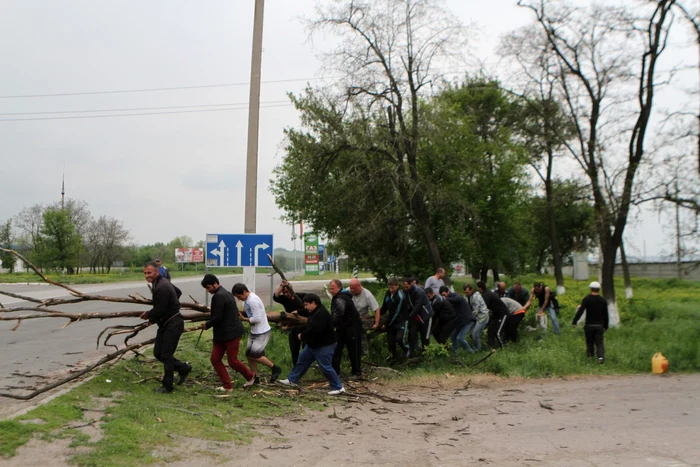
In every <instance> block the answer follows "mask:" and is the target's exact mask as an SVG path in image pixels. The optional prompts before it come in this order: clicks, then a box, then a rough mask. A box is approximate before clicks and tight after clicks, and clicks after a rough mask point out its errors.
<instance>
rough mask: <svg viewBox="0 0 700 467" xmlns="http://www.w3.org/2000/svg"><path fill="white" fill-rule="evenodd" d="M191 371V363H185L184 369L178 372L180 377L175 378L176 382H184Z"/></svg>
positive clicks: (179, 383)
mask: <svg viewBox="0 0 700 467" xmlns="http://www.w3.org/2000/svg"><path fill="white" fill-rule="evenodd" d="M191 371H192V365H187V368H186V369H185V370H184V371H181V372H180V373H179V375H180V378H179V379H178V380H177V384H178V385H181V384H182V383H184V382H185V380H186V379H187V377H188V376H189V375H190V372H191Z"/></svg>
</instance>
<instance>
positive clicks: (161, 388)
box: [153, 386, 173, 394]
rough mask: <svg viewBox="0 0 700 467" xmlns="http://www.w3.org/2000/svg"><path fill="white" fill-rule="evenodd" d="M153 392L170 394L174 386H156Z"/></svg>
mask: <svg viewBox="0 0 700 467" xmlns="http://www.w3.org/2000/svg"><path fill="white" fill-rule="evenodd" d="M153 392H155V393H158V394H170V393H171V392H173V388H166V387H165V386H161V387H159V388H155V389H154V390H153Z"/></svg>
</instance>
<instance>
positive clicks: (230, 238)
mask: <svg viewBox="0 0 700 467" xmlns="http://www.w3.org/2000/svg"><path fill="white" fill-rule="evenodd" d="M206 251H207V262H206V264H207V266H209V267H215V268H216V267H227V266H228V267H231V266H257V267H270V266H271V264H270V260H269V258H268V257H267V254H268V253H269V254H270V255H272V252H273V251H274V246H273V242H272V234H207V250H206Z"/></svg>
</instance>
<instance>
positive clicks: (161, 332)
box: [141, 261, 192, 393]
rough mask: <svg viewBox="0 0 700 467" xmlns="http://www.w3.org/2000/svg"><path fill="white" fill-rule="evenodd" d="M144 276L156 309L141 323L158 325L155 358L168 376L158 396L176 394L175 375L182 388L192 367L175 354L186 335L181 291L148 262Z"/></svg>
mask: <svg viewBox="0 0 700 467" xmlns="http://www.w3.org/2000/svg"><path fill="white" fill-rule="evenodd" d="M143 275H144V277H145V278H146V281H148V282H149V283H150V284H151V293H152V294H153V309H151V310H149V311H145V312H143V313H142V314H141V319H147V320H148V321H150V322H151V323H156V324H157V325H158V332H157V333H156V342H155V344H154V345H153V356H154V357H155V358H156V359H157V360H158V361H160V362H162V363H163V369H164V375H163V385H162V387H160V388H158V389H156V390H155V391H156V392H164V393H168V392H172V391H173V381H174V372H175V371H177V372H178V374H179V375H180V378H179V379H178V382H177V384H182V383H184V382H185V379H187V375H189V374H190V371H192V367H191V366H190V365H188V364H187V363H185V362H181V361H180V360H178V359H177V358H175V350H176V349H177V344H178V342H180V336H181V335H182V333H183V332H184V331H185V320H184V319H182V315H181V314H180V300H179V297H178V293H177V289H176V288H175V287H174V286H173V285H172V284H171V283H170V281H169V280H167V279H165V278H163V277H162V276H161V275H160V271H159V270H158V265H157V264H156V263H154V262H152V261H151V262H148V263H146V265H145V266H144V268H143Z"/></svg>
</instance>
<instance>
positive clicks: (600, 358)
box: [598, 357, 605, 365]
mask: <svg viewBox="0 0 700 467" xmlns="http://www.w3.org/2000/svg"><path fill="white" fill-rule="evenodd" d="M598 361H599V362H600V364H601V365H602V364H603V363H605V358H603V357H598Z"/></svg>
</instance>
